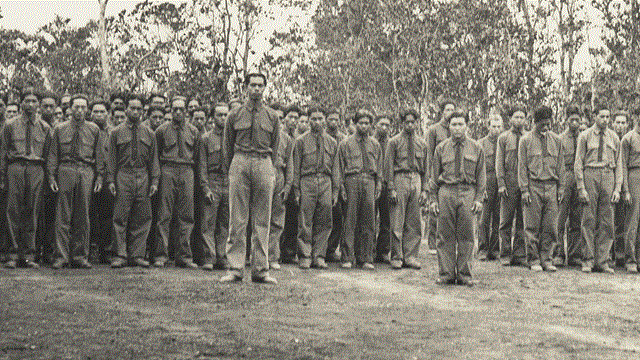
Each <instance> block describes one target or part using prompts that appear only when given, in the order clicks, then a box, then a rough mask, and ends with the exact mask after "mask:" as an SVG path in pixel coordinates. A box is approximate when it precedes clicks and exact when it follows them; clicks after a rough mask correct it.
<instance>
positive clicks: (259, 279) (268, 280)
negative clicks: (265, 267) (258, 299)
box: [251, 274, 278, 285]
mask: <svg viewBox="0 0 640 360" xmlns="http://www.w3.org/2000/svg"><path fill="white" fill-rule="evenodd" d="M251 281H253V282H256V283H262V284H271V285H275V284H277V283H278V280H276V278H274V277H272V276H271V275H269V274H265V275H260V276H252V277H251Z"/></svg>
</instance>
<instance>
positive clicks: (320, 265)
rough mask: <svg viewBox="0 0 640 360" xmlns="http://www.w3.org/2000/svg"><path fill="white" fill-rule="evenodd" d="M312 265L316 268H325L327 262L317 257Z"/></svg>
mask: <svg viewBox="0 0 640 360" xmlns="http://www.w3.org/2000/svg"><path fill="white" fill-rule="evenodd" d="M313 267H314V268H316V269H326V268H327V263H326V262H325V261H324V259H323V258H317V259H316V261H315V262H314V264H313Z"/></svg>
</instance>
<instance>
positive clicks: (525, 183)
mask: <svg viewBox="0 0 640 360" xmlns="http://www.w3.org/2000/svg"><path fill="white" fill-rule="evenodd" d="M543 144H545V145H544V146H543ZM543 150H544V151H543ZM563 153H564V151H563V149H562V141H561V140H560V137H559V136H558V135H556V134H555V133H554V132H552V131H547V132H546V134H544V135H542V136H541V135H540V134H538V133H537V132H536V131H535V130H532V131H529V132H527V133H525V134H524V135H523V136H522V138H521V139H520V145H519V146H518V186H519V187H520V191H522V193H525V192H529V181H530V180H538V181H549V180H552V181H555V182H556V184H557V185H558V193H560V194H562V193H564V186H565V165H564V155H563Z"/></svg>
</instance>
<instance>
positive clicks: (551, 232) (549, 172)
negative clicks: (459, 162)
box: [518, 106, 565, 271]
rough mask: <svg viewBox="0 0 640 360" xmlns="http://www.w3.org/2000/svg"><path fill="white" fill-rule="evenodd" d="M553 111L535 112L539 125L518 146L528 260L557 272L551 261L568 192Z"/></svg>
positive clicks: (535, 268)
mask: <svg viewBox="0 0 640 360" xmlns="http://www.w3.org/2000/svg"><path fill="white" fill-rule="evenodd" d="M552 117H553V111H552V110H551V109H550V108H549V107H546V106H543V107H541V108H539V109H537V110H536V111H535V112H534V115H533V119H534V122H535V128H534V129H533V130H532V131H530V132H528V133H526V134H525V135H524V136H523V137H522V139H520V144H519V146H518V186H519V187H520V191H521V193H522V204H523V206H524V228H525V230H524V235H525V240H526V244H527V255H528V259H527V262H528V264H529V266H530V267H531V270H532V271H542V270H545V271H556V270H557V269H556V267H555V266H554V265H553V264H552V263H551V256H552V254H553V249H554V247H555V246H556V244H557V243H558V202H560V201H561V198H562V195H563V194H564V186H565V185H564V182H565V175H564V170H565V166H564V156H563V150H562V141H561V140H560V137H559V136H558V135H556V134H555V133H553V132H552V131H551V130H550V129H551V118H552Z"/></svg>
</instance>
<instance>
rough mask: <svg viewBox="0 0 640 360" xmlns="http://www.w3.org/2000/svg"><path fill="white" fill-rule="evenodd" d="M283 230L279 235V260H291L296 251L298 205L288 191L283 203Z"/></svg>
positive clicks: (294, 256) (291, 193)
mask: <svg viewBox="0 0 640 360" xmlns="http://www.w3.org/2000/svg"><path fill="white" fill-rule="evenodd" d="M284 205H285V217H284V230H283V233H282V236H281V237H280V260H281V261H282V262H291V261H293V260H294V259H295V258H296V254H297V252H298V212H299V211H300V207H299V206H298V205H297V204H296V201H295V194H294V192H293V191H291V192H290V193H289V197H288V198H287V199H286V201H285V203H284Z"/></svg>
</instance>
